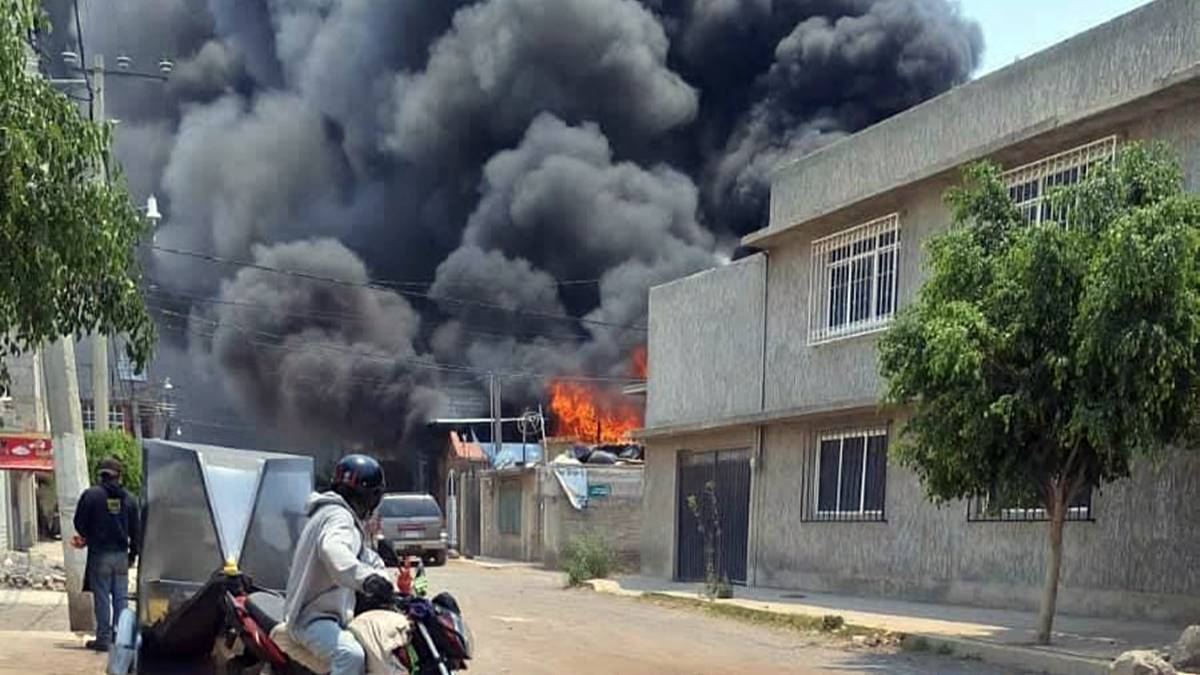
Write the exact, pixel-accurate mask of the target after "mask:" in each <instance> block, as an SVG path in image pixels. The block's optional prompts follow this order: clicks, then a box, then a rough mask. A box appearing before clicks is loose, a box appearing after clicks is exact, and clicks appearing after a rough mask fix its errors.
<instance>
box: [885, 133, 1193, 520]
mask: <svg viewBox="0 0 1200 675" xmlns="http://www.w3.org/2000/svg"><path fill="white" fill-rule="evenodd" d="M1182 184H1183V181H1182V177H1181V172H1180V170H1179V167H1178V164H1177V163H1176V162H1175V161H1174V160H1173V158H1171V157H1170V156H1169V153H1168V151H1167V150H1166V149H1165V148H1163V147H1162V146H1157V145H1155V146H1150V147H1146V146H1141V145H1132V146H1129V147H1127V148H1125V149H1123V150H1122V152H1121V153H1120V154H1119V156H1118V157H1117V159H1116V160H1115V161H1114V162H1113V164H1112V165H1111V166H1109V165H1104V164H1101V165H1097V166H1095V167H1093V169H1092V171H1091V175H1089V176H1088V177H1087V178H1086V179H1085V180H1084V181H1082V182H1081V183H1079V184H1078V185H1076V186H1073V187H1070V188H1066V189H1063V190H1060V191H1059V192H1058V193H1056V194H1055V195H1053V196H1052V198H1051V199H1052V201H1053V203H1054V205H1055V206H1054V209H1053V210H1054V211H1056V212H1060V213H1067V214H1069V215H1068V217H1067V218H1066V220H1067V221H1068V222H1067V223H1066V224H1065V226H1064V225H1063V224H1062V223H1059V222H1055V221H1050V222H1043V223H1041V224H1037V225H1029V224H1026V222H1025V221H1024V220H1023V219H1022V217H1021V214H1020V213H1019V212H1018V211H1017V209H1016V208H1015V206H1014V205H1013V203H1012V200H1011V199H1010V198H1009V196H1008V190H1007V188H1006V186H1005V185H1004V183H1003V181H1002V180H1001V178H1000V172H999V170H998V169H997V168H996V167H994V166H991V165H988V164H979V165H975V166H972V167H970V168H969V169H968V170H967V171H966V175H965V183H964V185H963V186H961V187H958V188H955V189H953V190H951V191H950V192H949V193H948V194H947V197H946V200H947V203H948V204H949V206H950V207H951V210H952V213H953V220H954V223H955V226H954V227H953V228H952V229H951V230H949V231H947V232H945V233H944V234H941V235H939V236H937V237H935V238H934V239H933V240H931V241H930V242H929V245H928V272H929V277H928V279H927V280H926V281H925V283H924V285H923V286H922V287H921V289H920V291H919V292H918V293H917V297H916V300H915V301H914V302H913V303H911V304H910V305H909V306H907V307H905V308H903V309H902V310H901V311H900V312H899V314H898V316H897V318H896V321H895V324H894V325H893V327H892V328H891V330H890V331H888V333H887V334H886V335H885V336H884V337H883V338H882V340H881V342H880V356H881V359H880V362H881V370H882V373H883V375H884V377H885V379H886V381H887V398H888V399H889V400H890V401H892V402H897V403H903V404H907V405H909V406H910V407H911V409H912V412H913V416H912V418H911V419H910V420H909V421H908V423H907V424H906V426H905V439H904V442H902V443H901V444H900V446H899V448H898V450H899V452H900V457H901V459H903V460H904V461H906V462H907V463H908V464H909V465H911V466H912V467H913V468H914V469H915V470H916V471H917V472H918V473H919V474H920V476H921V478H922V480H923V481H924V484H925V486H926V488H927V490H928V492H929V494H930V495H931V496H932V497H934V498H935V499H956V498H963V497H968V496H972V495H978V494H982V493H986V492H987V491H988V490H990V489H993V488H995V487H997V482H999V483H1002V484H1008V485H1020V484H1029V485H1031V486H1032V487H1034V488H1041V487H1043V486H1042V483H1043V482H1044V479H1045V477H1048V476H1050V477H1053V476H1071V477H1077V478H1078V481H1079V482H1080V485H1081V486H1082V485H1098V484H1100V483H1102V482H1105V481H1109V480H1113V479H1115V478H1119V477H1122V476H1126V475H1128V473H1129V463H1130V459H1131V458H1132V457H1133V456H1134V455H1137V454H1147V455H1155V454H1157V453H1159V452H1160V451H1161V450H1162V449H1163V448H1164V447H1166V446H1168V445H1170V444H1172V443H1174V442H1176V441H1177V440H1179V439H1180V437H1181V436H1182V435H1183V434H1184V433H1185V432H1186V431H1187V430H1188V428H1189V422H1190V421H1191V419H1192V418H1193V416H1194V413H1195V411H1196V408H1197V402H1198V394H1200V387H1198V386H1197V385H1198V383H1200V381H1198V378H1200V368H1198V362H1200V199H1197V197H1195V196H1194V195H1189V194H1187V193H1185V192H1184V191H1183V188H1182Z"/></svg>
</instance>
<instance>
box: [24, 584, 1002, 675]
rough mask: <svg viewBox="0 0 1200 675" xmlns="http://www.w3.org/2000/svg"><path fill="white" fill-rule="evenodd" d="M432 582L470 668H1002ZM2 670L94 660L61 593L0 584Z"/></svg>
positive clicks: (588, 601) (80, 674)
mask: <svg viewBox="0 0 1200 675" xmlns="http://www.w3.org/2000/svg"><path fill="white" fill-rule="evenodd" d="M430 588H431V589H432V590H433V591H434V592H436V591H439V590H450V591H451V592H453V593H454V594H455V595H456V596H457V597H458V598H459V600H460V603H461V604H462V607H463V611H464V613H465V616H466V618H467V621H468V623H469V624H470V626H471V628H472V630H473V631H474V633H475V638H476V642H477V645H476V654H477V658H476V661H475V662H474V663H473V664H472V668H471V670H472V671H473V672H479V673H487V674H489V675H492V674H498V673H520V674H522V675H541V674H546V675H550V674H555V675H558V674H561V673H566V672H570V673H579V674H588V675H590V674H597V675H600V674H605V675H607V674H608V673H622V674H623V675H639V674H644V675H650V674H651V673H653V674H655V675H660V674H665V673H686V674H691V673H704V674H712V675H721V674H729V675H733V674H734V673H737V674H743V673H772V674H774V673H778V674H781V675H782V674H784V673H786V674H789V675H796V674H815V673H899V674H904V675H918V674H920V675H951V674H958V673H966V674H971V675H1000V674H1001V673H1005V672H1008V671H1006V670H1004V669H1000V668H995V667H992V666H988V665H985V664H981V663H978V662H971V661H964V660H961V659H957V658H953V657H946V656H937V655H934V654H906V653H893V652H889V651H884V650H879V649H862V648H858V649H854V648H846V647H845V646H844V645H843V644H841V643H837V642H834V641H831V640H829V639H827V638H825V637H823V636H816V635H814V636H806V635H800V634H797V633H794V632H790V631H786V630H780V629H775V628H768V627H763V626H755V625H750V624H746V623H742V622H739V621H734V620H729V619H719V618H713V617H709V616H705V615H703V614H700V613H698V612H695V611H691V610H687V609H675V608H667V607H660V606H657V605H654V604H651V603H648V602H644V601H639V600H634V599H629V598H621V597H615V596H609V595H601V594H597V593H593V592H591V591H584V590H564V589H563V588H562V577H561V575H559V574H556V573H551V572H545V571H541V570H534V569H529V568H527V567H505V568H502V569H487V568H484V567H480V566H477V565H474V564H470V563H461V562H452V563H451V564H450V565H448V566H447V567H445V568H440V569H433V570H431V571H430ZM0 644H3V645H4V647H3V648H2V649H0V675H18V674H22V675H23V674H25V673H47V674H51V675H84V674H92V673H100V672H102V671H103V667H104V665H103V659H102V658H101V657H99V656H98V655H95V654H92V653H90V652H87V651H86V650H84V649H83V646H82V645H83V639H82V638H77V637H75V636H73V635H71V634H70V633H69V632H67V612H66V605H65V595H63V594H60V593H53V592H22V593H20V594H18V593H14V592H2V591H0Z"/></svg>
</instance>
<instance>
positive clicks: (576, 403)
mask: <svg viewBox="0 0 1200 675" xmlns="http://www.w3.org/2000/svg"><path fill="white" fill-rule="evenodd" d="M549 389H550V411H551V412H552V413H554V433H555V435H556V436H576V437H578V438H579V439H580V440H582V441H584V442H590V443H621V442H624V441H626V440H628V439H627V438H626V434H628V433H629V432H630V431H633V430H634V429H637V428H639V427H641V426H642V413H641V411H640V410H639V408H638V406H637V405H636V404H635V403H634V402H633V401H631V400H629V399H628V398H627V397H625V396H624V395H623V394H620V393H618V392H613V391H608V390H605V389H600V388H597V387H593V386H590V385H587V384H584V383H580V382H575V381H569V380H553V381H551V382H550V388H549Z"/></svg>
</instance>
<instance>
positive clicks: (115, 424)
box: [108, 408, 125, 429]
mask: <svg viewBox="0 0 1200 675" xmlns="http://www.w3.org/2000/svg"><path fill="white" fill-rule="evenodd" d="M108 428H109V429H125V409H124V408H109V409H108Z"/></svg>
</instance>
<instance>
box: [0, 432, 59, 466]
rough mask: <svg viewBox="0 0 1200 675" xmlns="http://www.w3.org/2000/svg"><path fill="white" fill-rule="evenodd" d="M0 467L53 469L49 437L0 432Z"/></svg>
mask: <svg viewBox="0 0 1200 675" xmlns="http://www.w3.org/2000/svg"><path fill="white" fill-rule="evenodd" d="M0 469H11V470H14V471H54V455H53V453H52V452H51V449H50V437H49V436H47V435H45V434H0Z"/></svg>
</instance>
